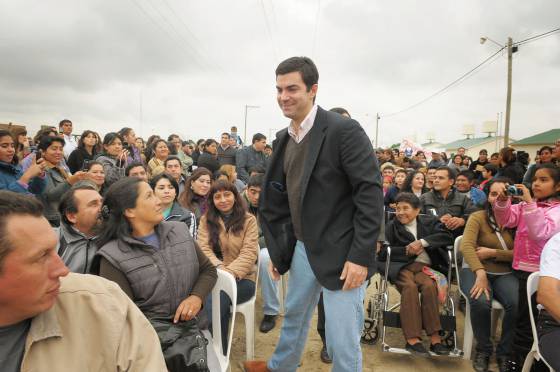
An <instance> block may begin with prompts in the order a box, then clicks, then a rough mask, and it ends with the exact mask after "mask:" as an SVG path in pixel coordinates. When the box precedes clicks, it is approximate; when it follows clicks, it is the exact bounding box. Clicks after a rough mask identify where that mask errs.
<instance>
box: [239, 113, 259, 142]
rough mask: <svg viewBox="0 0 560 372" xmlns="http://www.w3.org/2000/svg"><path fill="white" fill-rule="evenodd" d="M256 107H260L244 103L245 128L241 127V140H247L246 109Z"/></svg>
mask: <svg viewBox="0 0 560 372" xmlns="http://www.w3.org/2000/svg"><path fill="white" fill-rule="evenodd" d="M257 108H260V106H252V105H245V128H244V129H243V141H247V109H257ZM245 143H246V142H245Z"/></svg>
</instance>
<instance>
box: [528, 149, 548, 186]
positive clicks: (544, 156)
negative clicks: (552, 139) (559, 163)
mask: <svg viewBox="0 0 560 372" xmlns="http://www.w3.org/2000/svg"><path fill="white" fill-rule="evenodd" d="M553 153H554V150H553V149H552V147H550V146H543V147H541V148H540V149H539V164H546V163H552V160H553V159H552V154H553ZM537 165H538V164H537V163H535V164H531V165H530V166H529V168H527V172H525V175H524V176H523V184H524V185H525V186H526V187H527V188H528V189H530V188H531V183H532V182H533V177H535V171H536V168H537Z"/></svg>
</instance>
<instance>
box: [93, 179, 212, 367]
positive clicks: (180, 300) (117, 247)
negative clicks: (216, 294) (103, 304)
mask: <svg viewBox="0 0 560 372" xmlns="http://www.w3.org/2000/svg"><path fill="white" fill-rule="evenodd" d="M162 212H163V210H162V206H161V201H160V200H159V199H158V198H157V197H156V196H155V194H154V192H153V190H152V189H151V188H150V185H148V184H147V183H146V182H143V181H141V180H140V179H138V178H136V177H127V178H123V179H122V180H119V181H117V182H115V183H114V184H113V185H112V186H111V187H109V189H108V190H107V193H106V195H105V199H104V201H103V207H102V208H101V216H102V223H101V227H100V233H99V238H98V240H97V242H98V246H99V250H98V252H97V256H96V260H95V261H94V265H93V269H92V270H93V271H94V272H98V273H99V275H100V276H102V277H104V278H107V279H109V280H111V281H114V282H116V283H117V284H118V285H119V286H120V287H121V288H122V290H123V291H124V292H125V293H126V294H127V295H128V296H129V297H130V298H131V299H132V301H134V303H135V304H136V305H137V306H138V308H140V310H141V311H142V313H144V315H145V316H146V317H147V318H148V319H149V320H150V322H151V323H152V325H153V326H154V328H155V329H156V332H157V333H158V336H159V337H160V342H162V346H164V348H163V355H164V357H165V361H166V363H167V368H168V369H169V370H170V371H172V372H175V371H185V370H190V369H187V365H186V363H185V362H187V361H188V360H189V359H188V358H185V357H186V356H190V354H189V355H185V354H188V353H189V352H191V350H190V349H191V348H204V343H200V342H198V340H199V338H198V337H199V336H202V334H201V333H200V330H199V329H198V326H197V324H196V323H197V320H196V319H195V317H196V316H197V315H198V314H199V312H200V310H201V308H202V301H203V300H204V299H205V298H206V297H207V296H208V295H209V294H210V292H211V291H212V288H213V286H214V284H215V283H216V278H217V273H216V268H215V267H214V266H213V265H212V264H211V263H210V262H209V261H208V258H206V256H205V255H204V254H203V253H202V252H201V251H200V249H199V248H198V247H197V245H196V243H195V241H194V240H193V238H192V236H191V235H190V234H189V232H188V230H187V228H186V226H185V224H184V223H181V222H176V221H163V214H162ZM170 335H174V337H173V338H171V337H170ZM194 337H196V339H193V338H194ZM164 343H165V345H164ZM168 343H172V344H173V345H169V344H168ZM193 344H194V345H195V346H194V347H193ZM189 346H190V347H191V348H189ZM204 351H205V350H204ZM194 352H196V351H194ZM205 356H206V355H204V357H205ZM197 361H198V359H197Z"/></svg>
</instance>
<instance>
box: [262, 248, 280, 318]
mask: <svg viewBox="0 0 560 372" xmlns="http://www.w3.org/2000/svg"><path fill="white" fill-rule="evenodd" d="M259 260H260V261H259V284H260V286H261V293H262V299H263V314H264V315H278V312H279V310H280V301H279V300H278V282H277V281H274V280H272V278H271V277H270V274H269V272H268V263H269V262H270V256H269V254H268V249H267V248H261V250H260V252H259Z"/></svg>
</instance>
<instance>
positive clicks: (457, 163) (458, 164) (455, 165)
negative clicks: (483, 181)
mask: <svg viewBox="0 0 560 372" xmlns="http://www.w3.org/2000/svg"><path fill="white" fill-rule="evenodd" d="M449 167H450V168H451V169H453V170H455V172H456V173H459V172H460V171H462V170H465V169H469V167H465V166H464V165H463V156H461V155H459V154H456V155H454V156H453V162H452V163H451V164H450V165H449Z"/></svg>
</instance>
